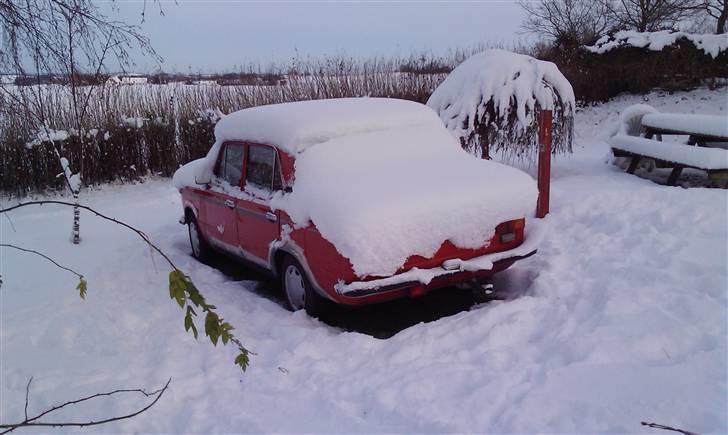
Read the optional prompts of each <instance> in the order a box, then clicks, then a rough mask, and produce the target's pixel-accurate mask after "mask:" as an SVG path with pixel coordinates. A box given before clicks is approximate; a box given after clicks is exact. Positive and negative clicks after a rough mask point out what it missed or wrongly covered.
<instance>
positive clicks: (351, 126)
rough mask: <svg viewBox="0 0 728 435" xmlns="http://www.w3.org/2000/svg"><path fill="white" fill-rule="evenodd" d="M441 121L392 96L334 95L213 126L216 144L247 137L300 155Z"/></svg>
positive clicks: (250, 112)
mask: <svg viewBox="0 0 728 435" xmlns="http://www.w3.org/2000/svg"><path fill="white" fill-rule="evenodd" d="M427 124H429V125H439V124H441V121H440V120H439V118H438V116H437V115H436V114H435V113H434V112H433V111H432V109H430V108H428V107H427V106H425V105H423V104H419V103H415V102H412V101H405V100H397V99H393V98H338V99H329V100H313V101H298V102H294V103H283V104H271V105H267V106H257V107H252V108H249V109H243V110H239V111H237V112H233V113H231V114H229V115H227V116H225V117H223V118H222V119H221V120H220V121H219V122H218V123H217V125H216V126H215V138H216V140H217V142H224V141H228V140H246V141H251V142H258V143H266V144H270V145H275V146H277V147H279V148H281V149H283V150H284V151H286V152H288V153H290V154H294V155H295V154H298V153H301V152H302V151H304V150H305V149H306V148H308V147H310V146H311V145H315V144H318V143H323V142H327V141H329V140H331V139H334V138H337V137H342V136H348V135H352V134H361V133H368V132H373V131H381V130H388V129H391V128H402V127H411V126H416V125H427Z"/></svg>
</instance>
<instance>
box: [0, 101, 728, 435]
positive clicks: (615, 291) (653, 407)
mask: <svg viewBox="0 0 728 435" xmlns="http://www.w3.org/2000/svg"><path fill="white" fill-rule="evenodd" d="M638 102H646V103H648V104H651V105H653V106H655V107H656V108H657V109H658V110H660V111H663V112H686V113H693V112H694V113H710V114H721V115H726V114H727V113H728V112H727V110H728V109H727V106H728V101H727V98H726V91H725V89H721V90H718V91H712V92H711V91H709V90H698V91H694V92H691V93H681V94H674V95H660V94H657V93H653V94H651V95H649V96H648V97H624V98H619V99H616V100H614V101H611V102H609V103H607V104H604V105H601V106H596V107H591V108H587V109H584V110H581V111H579V112H578V113H577V116H576V128H577V143H576V146H575V152H574V154H573V155H572V156H569V157H560V158H558V159H557V160H556V161H555V167H554V172H553V184H552V202H551V214H550V215H549V216H548V218H547V223H548V225H549V228H550V231H549V234H548V235H547V237H546V239H545V241H544V243H543V245H542V247H541V249H540V250H539V253H538V255H536V256H534V257H532V258H530V259H528V260H525V261H523V262H520V263H518V264H517V265H516V266H514V267H513V268H512V269H510V270H509V271H507V272H505V273H504V274H502V275H501V276H500V277H499V279H498V280H497V283H496V284H497V285H498V286H499V287H500V288H502V289H504V290H505V291H506V292H507V293H509V294H511V295H514V296H517V297H515V298H514V299H512V300H508V301H502V302H491V303H487V304H481V305H478V306H475V307H473V308H472V309H470V310H469V311H463V312H460V313H458V314H456V315H453V316H450V317H444V318H441V319H439V320H437V321H434V322H430V323H422V324H417V325H415V326H413V327H410V328H408V329H405V330H403V331H401V332H399V333H398V334H396V335H394V336H393V337H391V338H389V339H386V340H381V339H377V338H373V337H371V336H369V335H365V334H361V333H357V332H345V331H342V330H341V329H339V328H336V327H332V326H329V325H327V324H325V323H322V322H320V321H317V320H313V319H311V318H309V317H307V316H306V315H305V314H304V313H303V312H297V313H290V312H288V311H286V310H285V309H284V308H283V307H282V305H281V304H279V303H278V302H276V301H275V300H274V298H269V297H264V296H263V295H261V292H260V291H259V290H258V289H257V287H258V284H257V283H256V282H253V281H235V280H232V279H230V278H229V277H228V276H226V275H224V274H223V273H221V272H220V271H218V270H216V269H213V268H210V267H208V266H205V265H202V264H200V263H198V262H196V261H195V260H194V259H192V257H190V255H189V247H188V242H187V233H186V231H185V228H184V227H182V226H180V225H179V224H177V219H178V217H179V215H180V207H179V199H178V194H177V192H176V191H175V190H174V189H173V188H172V186H171V184H170V182H169V180H153V181H149V182H146V183H143V184H138V185H127V186H109V187H106V188H103V189H101V190H96V191H92V192H85V194H84V195H83V196H82V199H83V200H84V202H86V203H88V204H91V205H92V206H94V207H95V208H97V209H98V210H100V211H103V212H106V213H108V214H110V215H113V216H116V217H118V218H120V219H123V220H125V221H127V222H129V223H131V224H133V225H136V226H138V227H139V228H141V229H143V230H144V231H145V232H146V233H147V234H148V235H149V236H150V237H151V238H152V239H153V240H154V241H156V242H157V243H158V244H159V245H160V246H162V247H163V249H165V250H166V251H167V252H168V253H170V254H171V256H172V258H173V260H174V261H175V262H177V264H178V265H179V266H180V267H181V268H182V269H184V270H185V271H186V272H187V273H189V274H190V276H191V277H192V279H193V281H194V282H195V283H196V284H197V286H198V287H199V288H200V289H202V290H203V292H204V293H205V294H206V296H207V298H208V300H210V301H211V302H212V303H214V304H215V305H217V306H218V308H219V311H220V312H221V314H222V315H223V316H224V317H225V318H226V319H228V320H229V321H230V322H231V323H233V324H234V325H236V326H237V327H238V330H237V333H238V335H239V336H240V337H241V338H242V339H243V342H244V344H245V345H246V346H247V347H248V348H250V349H251V350H252V351H254V352H255V353H256V354H255V355H254V356H253V357H252V358H251V365H250V368H249V369H248V371H247V372H246V373H245V374H242V373H241V372H240V371H239V369H238V368H237V367H235V366H234V365H233V363H232V360H233V358H234V356H235V350H234V349H233V348H220V347H218V348H213V347H212V345H211V344H210V343H209V342H206V341H204V340H200V341H199V342H196V341H195V340H194V339H193V338H192V336H191V335H188V334H186V333H185V332H184V329H183V321H182V320H183V313H182V312H181V310H180V309H179V307H178V306H177V305H176V304H175V303H174V302H173V301H171V300H170V299H169V295H168V291H167V288H166V285H167V273H168V269H167V267H166V266H165V263H164V262H163V261H161V260H160V259H158V258H153V256H152V255H151V253H150V251H149V249H148V248H146V247H145V246H144V245H143V244H142V243H141V242H140V241H139V240H138V239H137V238H136V236H135V235H133V234H131V233H129V232H125V231H124V230H122V229H120V228H117V227H115V226H113V225H111V224H107V223H105V222H102V221H100V220H97V219H95V218H93V217H91V216H90V215H89V214H87V213H84V214H83V215H82V228H81V234H82V237H83V238H84V240H83V242H82V244H81V245H80V246H77V247H76V246H72V245H70V244H69V242H68V238H69V233H70V224H71V211H70V210H69V209H59V208H57V207H53V206H44V207H43V208H25V209H22V210H19V211H17V212H14V213H12V214H11V215H10V217H11V218H12V223H13V224H14V229H13V225H11V223H10V222H9V221H8V220H7V219H5V218H4V217H3V218H0V231H1V233H0V238H1V239H2V241H3V243H16V244H22V245H24V246H25V247H28V248H32V249H38V250H41V251H43V252H44V253H46V254H48V255H50V256H52V257H54V258H55V259H57V260H59V261H61V262H62V263H64V264H66V265H68V266H70V267H73V268H75V269H77V270H79V271H82V272H83V273H84V274H85V275H86V277H87V279H88V283H89V291H88V295H87V297H86V300H85V301H81V300H80V299H79V297H78V293H77V291H75V290H74V287H75V285H76V281H75V279H74V277H73V276H71V275H69V274H66V273H65V272H63V271H61V270H59V269H57V268H55V267H53V266H52V265H49V264H47V263H46V262H44V261H43V260H42V259H40V258H38V257H35V256H32V255H28V254H23V253H19V252H15V251H12V250H7V249H6V250H1V251H0V255H1V257H0V272H1V273H2V279H3V281H4V283H3V286H2V289H1V290H0V316H1V318H0V364H1V367H0V383H1V385H0V421H2V422H3V423H7V422H15V421H18V420H21V419H22V417H23V406H24V398H25V386H26V383H27V381H28V378H30V377H31V376H33V377H34V380H33V384H32V388H31V392H30V406H29V410H28V412H29V414H34V413H36V412H38V411H41V410H43V409H45V408H46V407H48V406H50V405H52V404H55V403H58V402H62V401H65V400H69V399H73V398H77V397H80V396H83V395H87V394H90V393H96V392H100V391H106V390H111V389H115V388H124V387H137V386H146V387H148V388H150V389H153V388H155V387H159V386H161V385H163V384H164V382H166V380H167V378H169V377H172V378H173V379H172V384H171V386H170V389H169V391H168V392H167V393H166V394H165V396H164V397H163V398H162V400H160V402H159V403H157V405H156V406H155V407H153V408H151V409H150V410H149V411H147V412H146V413H144V414H141V415H140V416H138V417H136V418H134V419H131V420H125V421H121V422H117V423H113V424H110V425H106V426H98V427H95V428H94V429H93V431H94V432H97V431H104V432H137V431H144V432H213V431H214V432H271V431H276V432H301V431H304V432H385V431H386V432H450V431H457V432H485V431H487V432H582V433H583V432H601V431H610V432H640V431H645V432H651V433H656V432H655V430H654V429H649V428H644V427H642V426H640V421H644V420H646V421H655V422H659V423H662V424H667V425H672V426H677V427H681V428H684V429H688V430H691V431H696V432H701V433H702V432H723V433H724V432H726V431H728V416H727V413H728V400H727V395H728V385H726V384H727V382H726V379H727V369H728V364H727V361H726V356H727V351H728V346H727V343H726V338H727V337H728V328H727V322H728V318H727V313H728V295H727V293H728V264H727V261H728V252H726V250H727V249H728V248H727V246H728V228H727V222H728V221H727V217H728V191H726V190H724V189H708V188H703V187H695V188H691V189H684V188H681V187H667V186H664V185H660V184H656V183H653V182H652V181H649V180H647V179H644V178H640V177H636V176H634V175H628V174H626V173H624V172H623V171H622V170H620V169H619V168H617V167H615V166H612V165H607V164H605V163H604V162H605V156H606V154H607V147H606V145H605V144H604V143H603V142H602V140H601V139H600V135H601V134H602V132H603V131H604V130H608V128H607V127H608V126H609V124H610V123H612V122H615V121H616V120H617V117H618V111H619V110H621V109H623V108H625V107H627V106H628V105H631V104H634V103H638ZM650 176H651V177H655V178H660V177H664V178H666V176H667V174H659V173H658V174H656V175H655V174H652V175H650ZM688 176H690V177H692V180H697V182H695V181H690V182H691V183H692V184H698V185H699V184H700V177H702V175H699V174H688ZM7 203H8V201H4V204H7ZM390 315H396V313H392V314H390ZM140 403H141V402H140V399H139V398H138V397H134V398H129V399H127V400H121V401H119V400H114V401H112V400H107V401H104V400H101V401H99V402H97V403H95V404H90V405H89V406H85V407H83V408H77V409H75V410H73V411H72V412H68V413H60V414H59V415H58V416H57V417H55V418H53V421H60V420H71V419H74V420H89V419H98V418H101V417H104V416H109V415H112V414H119V413H123V412H125V411H128V410H132V409H135V408H136V407H138V406H139V405H140ZM49 420H50V419H49Z"/></svg>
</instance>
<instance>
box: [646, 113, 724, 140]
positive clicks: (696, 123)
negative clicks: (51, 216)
mask: <svg viewBox="0 0 728 435" xmlns="http://www.w3.org/2000/svg"><path fill="white" fill-rule="evenodd" d="M642 125H644V126H645V127H647V128H652V129H655V130H660V131H662V132H672V133H676V134H686V135H696V136H703V137H706V136H707V137H711V138H715V139H717V140H725V141H728V117H726V116H719V115H694V114H682V113H650V114H647V115H644V116H643V117H642Z"/></svg>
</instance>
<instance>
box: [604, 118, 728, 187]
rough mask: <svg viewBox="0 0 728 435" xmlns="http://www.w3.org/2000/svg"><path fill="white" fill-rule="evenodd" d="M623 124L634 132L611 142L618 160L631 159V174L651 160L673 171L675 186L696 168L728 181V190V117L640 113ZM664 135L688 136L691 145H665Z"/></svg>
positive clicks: (671, 177)
mask: <svg viewBox="0 0 728 435" xmlns="http://www.w3.org/2000/svg"><path fill="white" fill-rule="evenodd" d="M652 110H654V109H652ZM637 118H638V119H637ZM623 121H624V122H626V123H628V124H629V127H630V128H628V129H627V131H623V132H622V133H621V134H615V135H614V136H612V137H611V138H610V139H609V141H608V142H609V146H610V147H611V148H612V152H613V154H614V156H615V157H627V158H630V159H631V160H630V163H629V166H628V168H627V172H628V173H630V174H632V173H634V171H635V170H636V169H637V167H638V166H639V164H640V162H641V161H643V160H644V159H651V160H653V161H654V162H655V164H656V166H658V167H662V168H672V172H670V176H669V177H668V179H667V183H668V184H669V185H671V186H673V185H675V184H676V183H677V180H678V178H679V177H680V175H681V174H682V170H683V169H684V168H693V169H698V170H702V171H705V172H707V174H708V178H709V179H710V180H711V181H725V182H726V187H728V149H726V148H728V117H724V116H712V115H690V114H687V115H684V114H676V113H638V114H636V115H635V119H627V120H623ZM635 127H636V128H635ZM663 135H680V136H688V143H687V144H683V143H678V142H662V136H663ZM653 138H654V139H653ZM655 139H657V140H655Z"/></svg>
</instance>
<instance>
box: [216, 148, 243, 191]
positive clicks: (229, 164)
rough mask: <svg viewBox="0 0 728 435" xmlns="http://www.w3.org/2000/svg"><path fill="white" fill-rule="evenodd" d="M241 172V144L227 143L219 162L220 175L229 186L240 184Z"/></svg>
mask: <svg viewBox="0 0 728 435" xmlns="http://www.w3.org/2000/svg"><path fill="white" fill-rule="evenodd" d="M242 174H243V145H242V144H234V143H233V144H227V145H226V146H225V155H224V156H223V158H222V162H221V163H220V176H221V177H222V179H223V180H225V181H227V182H228V183H230V185H231V186H239V185H240V177H241V176H242Z"/></svg>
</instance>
